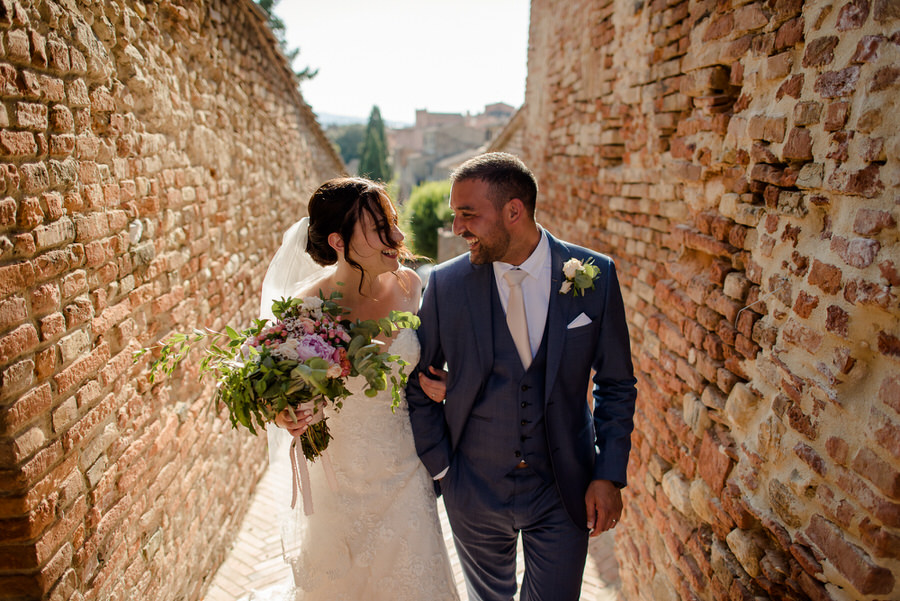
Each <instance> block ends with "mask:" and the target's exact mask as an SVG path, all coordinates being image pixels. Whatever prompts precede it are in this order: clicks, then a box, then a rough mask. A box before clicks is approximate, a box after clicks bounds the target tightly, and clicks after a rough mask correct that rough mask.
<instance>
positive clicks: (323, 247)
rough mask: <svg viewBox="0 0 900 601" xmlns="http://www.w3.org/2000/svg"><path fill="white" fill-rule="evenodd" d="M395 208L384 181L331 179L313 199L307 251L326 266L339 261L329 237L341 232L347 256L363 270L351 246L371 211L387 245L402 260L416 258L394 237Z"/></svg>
mask: <svg viewBox="0 0 900 601" xmlns="http://www.w3.org/2000/svg"><path fill="white" fill-rule="evenodd" d="M392 207H393V205H392V203H391V199H390V197H389V196H388V195H387V192H386V191H385V189H384V187H383V186H382V185H381V184H378V183H376V182H373V181H371V180H368V179H366V178H363V177H338V178H335V179H330V180H328V181H327V182H325V183H324V184H322V185H321V186H319V189H318V190H316V191H315V192H313V195H312V197H311V198H310V199H309V237H308V239H307V242H306V252H307V253H308V254H309V256H310V257H312V259H313V261H315V262H316V263H318V264H319V265H322V266H323V267H324V266H326V265H333V264H335V263H337V260H338V256H337V251H336V250H335V249H334V248H332V247H331V245H330V244H328V236H329V235H330V234H332V233H334V232H337V234H338V235H340V237H341V239H342V240H344V242H345V244H344V259H345V260H346V261H347V263H349V264H350V265H352V266H353V267H354V268H355V269H357V270H359V271H360V272H362V270H363V269H362V266H360V265H359V263H357V262H356V261H354V260H353V259H351V258H350V256H349V249H350V238H351V236H353V230H354V229H355V228H356V224H357V222H358V221H360V220H361V219H362V218H363V214H367V215H369V217H370V218H371V220H372V223H374V224H375V227H376V229H377V230H378V237H379V238H380V239H381V241H382V242H383V243H384V244H385V246H389V247H390V248H394V249H396V250H397V252H398V256H399V257H400V259H402V260H410V259H412V258H414V255H413V254H412V253H411V252H410V251H409V249H408V248H406V245H404V244H403V242H402V241H400V242H396V241H394V240H392V239H391V228H392V227H393V226H394V225H395V224H396V222H397V217H396V212H395V211H393V210H392Z"/></svg>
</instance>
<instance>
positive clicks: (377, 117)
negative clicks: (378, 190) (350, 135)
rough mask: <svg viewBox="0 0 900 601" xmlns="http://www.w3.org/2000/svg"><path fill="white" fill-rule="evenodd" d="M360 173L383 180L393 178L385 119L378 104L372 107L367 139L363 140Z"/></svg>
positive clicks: (367, 127)
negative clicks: (388, 153)
mask: <svg viewBox="0 0 900 601" xmlns="http://www.w3.org/2000/svg"><path fill="white" fill-rule="evenodd" d="M359 174H360V175H362V176H365V177H368V178H371V179H374V180H380V181H383V182H387V181H390V179H391V167H390V165H388V157H387V137H386V136H385V133H384V121H382V119H381V111H380V110H378V107H377V106H373V107H372V113H371V114H370V115H369V124H368V125H367V126H366V139H365V141H364V142H363V150H362V156H361V157H360V160H359Z"/></svg>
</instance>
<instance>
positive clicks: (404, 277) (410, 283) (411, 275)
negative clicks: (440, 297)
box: [397, 267, 422, 290]
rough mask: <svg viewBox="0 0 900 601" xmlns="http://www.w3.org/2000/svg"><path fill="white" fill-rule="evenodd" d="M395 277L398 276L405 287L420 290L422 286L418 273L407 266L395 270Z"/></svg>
mask: <svg viewBox="0 0 900 601" xmlns="http://www.w3.org/2000/svg"><path fill="white" fill-rule="evenodd" d="M397 277H399V278H400V281H401V282H402V283H403V284H404V286H405V287H407V288H409V289H411V290H413V289H415V290H420V289H421V288H422V278H420V277H419V274H418V273H416V272H415V271H414V270H412V269H410V268H409V267H401V268H400V269H399V270H397Z"/></svg>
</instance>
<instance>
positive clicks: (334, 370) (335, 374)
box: [325, 363, 343, 378]
mask: <svg viewBox="0 0 900 601" xmlns="http://www.w3.org/2000/svg"><path fill="white" fill-rule="evenodd" d="M342 370H343V368H341V364H340V363H333V364H331V365H329V366H328V371H327V372H325V375H327V376H328V377H329V378H340V377H341V371H342Z"/></svg>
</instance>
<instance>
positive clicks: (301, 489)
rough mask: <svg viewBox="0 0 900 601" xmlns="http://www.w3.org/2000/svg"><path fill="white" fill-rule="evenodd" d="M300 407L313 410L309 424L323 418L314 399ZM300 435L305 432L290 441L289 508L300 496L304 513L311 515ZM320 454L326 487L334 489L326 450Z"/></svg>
mask: <svg viewBox="0 0 900 601" xmlns="http://www.w3.org/2000/svg"><path fill="white" fill-rule="evenodd" d="M300 408H301V409H311V410H313V411H314V413H313V418H312V421H311V422H310V423H309V425H310V426H311V425H313V424H316V423H318V422H320V421H322V420H323V419H324V418H325V416H324V413H323V412H322V411H321V410H319V409H318V408H317V407H316V404H315V402H314V401H311V402H309V403H302V404H301V405H300ZM302 436H305V434H300V435H298V436H294V440H292V441H291V449H290V456H291V509H293V508H294V507H296V505H297V497H298V496H300V497H302V498H303V513H304V515H312V513H313V501H312V489H311V487H310V482H309V469H308V468H307V467H306V457H304V456H303V443H302V442H301V441H300V438H301V437H302ZM320 456H321V458H322V468H323V469H324V470H325V479H326V480H327V481H328V487H329V488H330V489H331V490H332V491H336V490H337V478H335V475H334V468H333V467H332V465H331V459H330V458H329V456H328V451H327V450H323V451H322V453H321V455H320Z"/></svg>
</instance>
